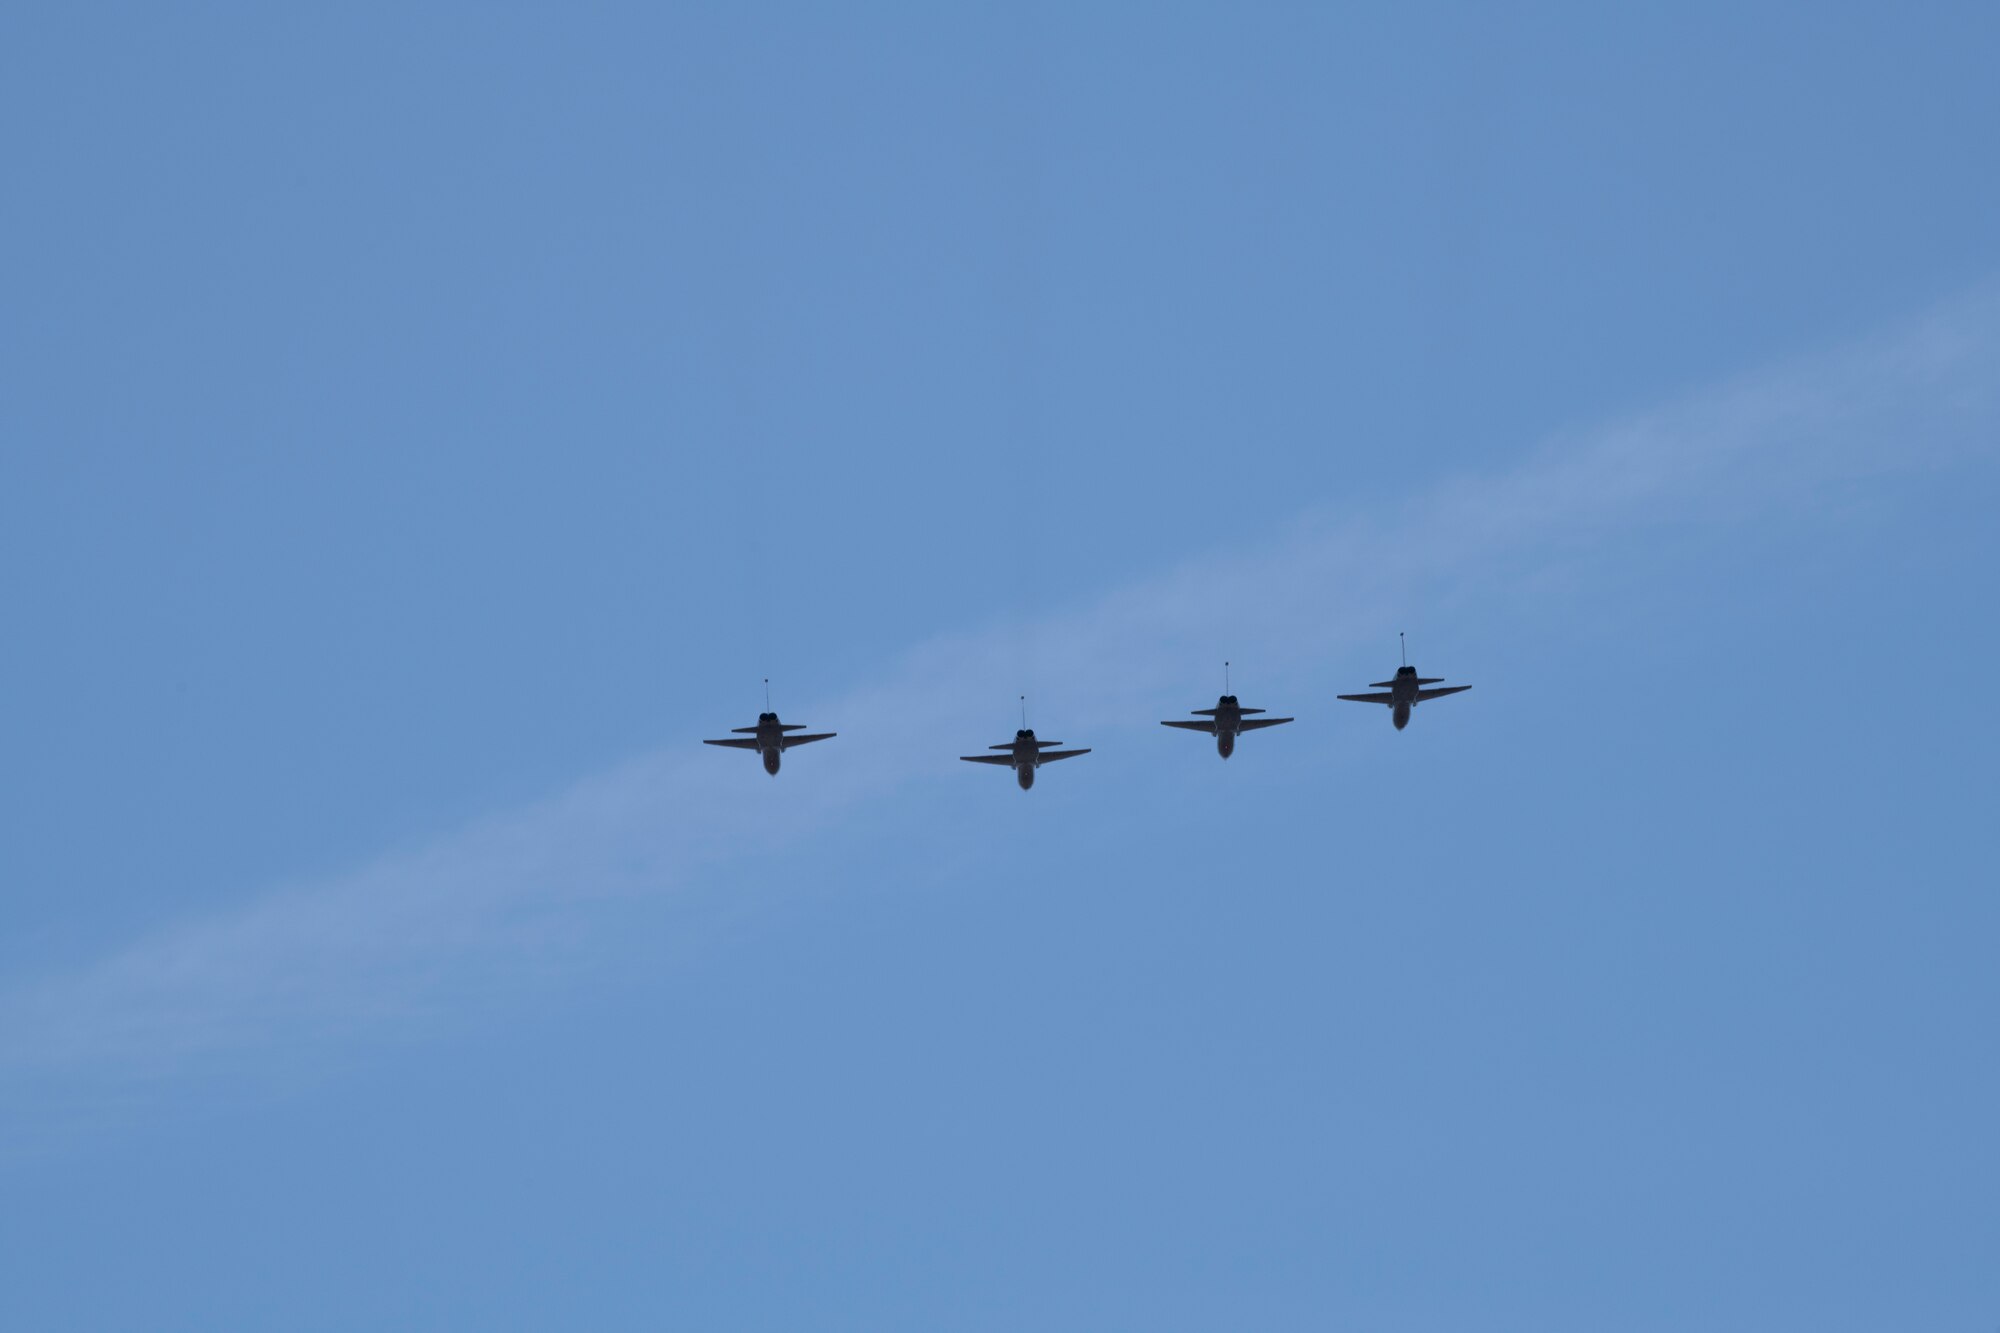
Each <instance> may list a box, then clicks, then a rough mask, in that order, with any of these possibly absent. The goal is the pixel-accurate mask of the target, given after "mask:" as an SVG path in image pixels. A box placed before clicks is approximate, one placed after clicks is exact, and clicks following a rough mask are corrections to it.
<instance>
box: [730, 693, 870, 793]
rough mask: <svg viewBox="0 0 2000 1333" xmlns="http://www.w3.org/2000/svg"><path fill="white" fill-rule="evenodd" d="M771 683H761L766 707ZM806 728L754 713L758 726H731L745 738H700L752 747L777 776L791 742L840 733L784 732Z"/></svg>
mask: <svg viewBox="0 0 2000 1333" xmlns="http://www.w3.org/2000/svg"><path fill="white" fill-rule="evenodd" d="M770 685H771V682H770V681H768V680H767V681H765V682H764V686H765V695H764V706H765V707H766V708H769V707H770V704H771V696H770V692H769V691H770ZM805 729H806V724H805V723H803V722H792V723H784V722H780V721H778V715H777V714H776V713H770V712H764V713H759V714H757V725H756V726H754V727H731V728H730V730H731V731H732V732H734V733H736V734H737V735H739V736H747V738H748V739H745V740H727V741H703V742H702V744H703V745H726V746H728V747H729V748H730V749H732V750H755V751H757V752H758V753H759V754H761V755H763V756H764V771H765V772H766V773H769V774H770V775H771V776H773V777H776V776H777V774H778V763H779V759H780V757H781V756H782V755H783V754H784V753H785V751H787V750H789V749H791V748H792V747H793V746H794V745H806V744H808V743H810V742H812V741H830V740H832V739H833V738H834V737H835V736H838V735H839V734H840V733H839V732H837V731H816V732H813V733H812V734H811V735H808V736H793V735H789V734H787V733H789V732H794V731H804V730H805Z"/></svg>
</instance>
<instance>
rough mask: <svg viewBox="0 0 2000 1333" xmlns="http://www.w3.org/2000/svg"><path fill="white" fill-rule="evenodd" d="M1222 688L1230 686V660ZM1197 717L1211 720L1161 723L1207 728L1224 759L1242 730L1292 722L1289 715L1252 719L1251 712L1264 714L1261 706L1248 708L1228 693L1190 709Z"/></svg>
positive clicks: (1229, 753) (1199, 729) (1166, 725)
mask: <svg viewBox="0 0 2000 1333" xmlns="http://www.w3.org/2000/svg"><path fill="white" fill-rule="evenodd" d="M1222 670H1223V676H1222V688H1223V689H1225V690H1226V689H1228V688H1229V674H1228V673H1229V663H1227V662H1224V663H1223V664H1222ZM1191 711H1192V712H1193V713H1194V715H1195V716H1196V717H1206V718H1210V719H1212V720H1211V721H1208V722H1162V723H1160V725H1161V726H1163V727H1180V728H1181V729H1182V730H1185V731H1205V732H1207V733H1208V734H1209V735H1211V736H1213V737H1215V752H1216V753H1217V754H1219V755H1221V756H1222V757H1223V758H1224V759H1227V758H1229V756H1230V755H1232V754H1235V753H1236V737H1237V734H1238V733H1239V732H1245V731H1255V730H1257V729H1258V728H1259V727H1275V726H1278V725H1279V724H1281V723H1285V722H1290V721H1291V720H1292V719H1290V718H1288V717H1259V718H1252V717H1249V716H1248V715H1249V714H1251V713H1261V712H1263V711H1264V710H1263V709H1261V708H1245V707H1243V706H1242V705H1241V704H1239V703H1237V702H1236V696H1235V695H1233V694H1225V695H1223V696H1222V697H1221V698H1220V699H1217V700H1216V701H1215V707H1213V708H1196V709H1193V710H1191Z"/></svg>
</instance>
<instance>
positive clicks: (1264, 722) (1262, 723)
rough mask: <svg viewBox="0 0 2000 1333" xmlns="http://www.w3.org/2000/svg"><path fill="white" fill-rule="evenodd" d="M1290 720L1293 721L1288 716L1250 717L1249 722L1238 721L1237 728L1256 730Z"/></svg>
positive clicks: (1240, 729) (1239, 729)
mask: <svg viewBox="0 0 2000 1333" xmlns="http://www.w3.org/2000/svg"><path fill="white" fill-rule="evenodd" d="M1290 721H1291V719H1290V718H1288V717H1259V718H1252V719H1250V720H1249V721H1247V722H1238V723H1237V724H1236V729H1237V730H1238V731H1255V730H1257V728H1259V727H1275V726H1277V725H1278V724H1279V723H1280V722H1290Z"/></svg>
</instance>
